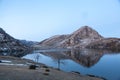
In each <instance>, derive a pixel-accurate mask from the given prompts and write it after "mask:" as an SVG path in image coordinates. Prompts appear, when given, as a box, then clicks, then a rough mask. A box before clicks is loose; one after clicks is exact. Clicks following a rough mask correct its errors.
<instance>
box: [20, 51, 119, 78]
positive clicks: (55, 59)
mask: <svg viewBox="0 0 120 80" xmlns="http://www.w3.org/2000/svg"><path fill="white" fill-rule="evenodd" d="M22 58H26V59H30V60H34V61H36V62H40V63H44V64H46V65H48V66H52V67H54V68H59V69H61V70H64V71H67V72H71V71H77V72H80V73H81V74H92V75H96V76H101V77H104V78H106V79H107V80H120V53H113V52H110V51H98V50H70V51H64V50H63V51H62V50H57V51H55V50H53V51H52V50H50V51H49V50H47V51H34V52H33V53H32V54H27V55H25V56H23V57H22Z"/></svg>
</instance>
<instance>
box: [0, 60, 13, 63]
mask: <svg viewBox="0 0 120 80" xmlns="http://www.w3.org/2000/svg"><path fill="white" fill-rule="evenodd" d="M0 61H1V62H2V63H11V62H12V61H9V60H0Z"/></svg>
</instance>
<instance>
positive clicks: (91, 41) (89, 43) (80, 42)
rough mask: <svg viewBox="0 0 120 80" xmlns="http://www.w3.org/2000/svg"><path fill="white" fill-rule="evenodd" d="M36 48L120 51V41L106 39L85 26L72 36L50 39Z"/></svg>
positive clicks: (58, 36)
mask: <svg viewBox="0 0 120 80" xmlns="http://www.w3.org/2000/svg"><path fill="white" fill-rule="evenodd" d="M34 47H35V48H36V49H50V48H69V49H71V48H92V49H115V50H120V39H119V38H104V37H103V36H101V35H100V34H99V33H98V32H97V31H95V30H94V29H92V28H91V27H89V26H83V27H81V28H80V29H78V30H76V31H74V32H73V33H72V34H67V35H57V36H53V37H50V38H48V39H45V40H43V41H41V42H39V43H38V44H36V45H34ZM118 47H119V48H118Z"/></svg>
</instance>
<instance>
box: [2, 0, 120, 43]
mask: <svg viewBox="0 0 120 80" xmlns="http://www.w3.org/2000/svg"><path fill="white" fill-rule="evenodd" d="M84 25H88V26H90V27H92V28H94V29H95V30H97V31H98V32H99V33H100V34H101V35H103V36H105V37H110V36H111V37H120V0H0V27H2V28H3V29H4V30H5V31H6V32H7V33H9V34H10V35H11V36H13V37H14V38H17V39H26V40H34V41H41V40H43V39H46V38H48V37H51V36H53V35H59V34H69V33H72V32H73V31H75V30H77V29H79V28H80V27H81V26H84Z"/></svg>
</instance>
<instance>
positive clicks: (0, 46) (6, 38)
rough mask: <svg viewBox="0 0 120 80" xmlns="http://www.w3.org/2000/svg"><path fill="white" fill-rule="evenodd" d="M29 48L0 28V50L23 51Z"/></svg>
mask: <svg viewBox="0 0 120 80" xmlns="http://www.w3.org/2000/svg"><path fill="white" fill-rule="evenodd" d="M27 49H29V48H28V47H27V46H26V45H24V44H22V43H21V42H20V41H19V40H17V39H15V38H13V37H12V36H10V35H9V34H7V33H6V32H5V31H4V30H3V29H2V28H0V52H4V51H24V50H27Z"/></svg>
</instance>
